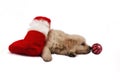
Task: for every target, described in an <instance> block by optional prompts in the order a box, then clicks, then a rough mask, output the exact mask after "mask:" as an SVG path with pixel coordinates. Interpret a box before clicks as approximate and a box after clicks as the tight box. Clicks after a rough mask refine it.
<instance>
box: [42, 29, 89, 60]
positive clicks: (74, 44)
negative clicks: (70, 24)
mask: <svg viewBox="0 0 120 80" xmlns="http://www.w3.org/2000/svg"><path fill="white" fill-rule="evenodd" d="M90 50H91V47H90V46H89V45H87V43H86V42H85V38H84V37H82V36H80V35H70V34H67V33H64V32H63V31H60V30H51V31H49V33H48V38H47V41H46V45H45V47H44V49H43V52H42V58H43V60H44V61H51V60H52V56H51V54H52V53H55V54H60V55H67V56H70V57H75V56H76V55H77V54H87V53H89V52H90Z"/></svg>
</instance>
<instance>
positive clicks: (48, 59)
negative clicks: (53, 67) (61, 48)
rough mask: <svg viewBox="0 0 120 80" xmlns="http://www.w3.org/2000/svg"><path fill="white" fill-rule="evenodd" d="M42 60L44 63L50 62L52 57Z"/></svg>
mask: <svg viewBox="0 0 120 80" xmlns="http://www.w3.org/2000/svg"><path fill="white" fill-rule="evenodd" d="M43 60H44V61H45V62H49V61H51V60H52V57H45V56H44V57H43Z"/></svg>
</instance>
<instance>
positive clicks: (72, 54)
mask: <svg viewBox="0 0 120 80" xmlns="http://www.w3.org/2000/svg"><path fill="white" fill-rule="evenodd" d="M68 56H69V57H76V54H75V53H69V54H68Z"/></svg>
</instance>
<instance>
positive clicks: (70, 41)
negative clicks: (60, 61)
mask: <svg viewBox="0 0 120 80" xmlns="http://www.w3.org/2000/svg"><path fill="white" fill-rule="evenodd" d="M76 44H77V41H76V40H74V39H66V40H65V42H64V45H66V48H67V49H72V48H73V47H74V46H75V45H76Z"/></svg>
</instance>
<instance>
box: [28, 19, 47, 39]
mask: <svg viewBox="0 0 120 80" xmlns="http://www.w3.org/2000/svg"><path fill="white" fill-rule="evenodd" d="M30 26H31V27H30V28H29V31H30V30H35V31H39V32H42V33H43V34H44V35H45V36H46V37H47V34H48V32H49V23H48V22H47V21H44V20H33V21H32V22H31V24H30Z"/></svg>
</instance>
